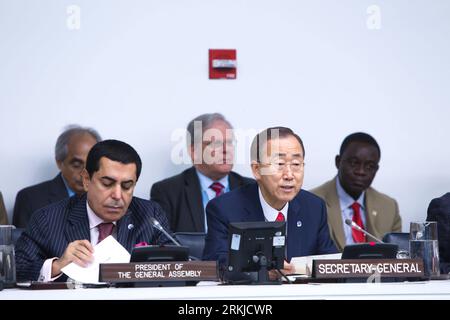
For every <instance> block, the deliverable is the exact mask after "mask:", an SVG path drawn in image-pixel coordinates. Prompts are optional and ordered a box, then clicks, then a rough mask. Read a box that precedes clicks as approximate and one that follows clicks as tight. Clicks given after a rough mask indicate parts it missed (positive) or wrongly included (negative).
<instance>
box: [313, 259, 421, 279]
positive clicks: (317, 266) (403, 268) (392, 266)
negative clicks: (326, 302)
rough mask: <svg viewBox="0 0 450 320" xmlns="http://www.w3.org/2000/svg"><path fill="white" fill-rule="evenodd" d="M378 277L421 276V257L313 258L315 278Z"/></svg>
mask: <svg viewBox="0 0 450 320" xmlns="http://www.w3.org/2000/svg"><path fill="white" fill-rule="evenodd" d="M373 275H379V276H380V277H395V278H398V277H423V260H422V259H400V260H399V259H348V260H347V259H344V260H314V261H313V277H315V278H317V279H339V278H341V279H342V278H368V277H370V276H373Z"/></svg>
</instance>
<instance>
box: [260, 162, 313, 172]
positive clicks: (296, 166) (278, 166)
mask: <svg viewBox="0 0 450 320" xmlns="http://www.w3.org/2000/svg"><path fill="white" fill-rule="evenodd" d="M261 164H262V165H266V166H270V167H271V168H273V169H274V170H276V171H278V172H284V171H285V170H286V169H287V168H288V167H289V168H290V169H291V171H292V172H301V171H303V169H304V168H305V163H304V162H293V163H292V162H289V163H285V162H271V163H261Z"/></svg>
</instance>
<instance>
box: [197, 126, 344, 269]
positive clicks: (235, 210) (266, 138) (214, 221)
mask: <svg viewBox="0 0 450 320" xmlns="http://www.w3.org/2000/svg"><path fill="white" fill-rule="evenodd" d="M304 156H305V149H304V147H303V142H302V140H301V139H300V137H299V136H298V135H296V134H295V133H294V132H293V131H292V130H291V129H289V128H284V127H274V128H269V129H266V130H264V131H263V132H261V133H259V134H258V135H257V136H256V137H255V139H254V140H253V142H252V146H251V160H252V164H251V166H252V172H253V175H254V177H255V179H256V181H257V183H254V184H250V185H247V186H245V187H242V188H240V189H237V190H236V191H232V192H229V193H227V194H224V195H223V196H221V197H219V198H216V199H213V200H211V201H210V202H209V204H208V206H207V207H206V215H207V218H208V226H209V228H208V234H207V236H206V244H205V250H204V253H203V259H204V260H218V261H219V263H220V264H221V265H226V264H227V259H228V226H229V224H230V222H250V221H284V220H285V221H287V224H286V225H287V227H286V235H287V241H286V243H287V256H286V260H287V261H290V259H291V258H292V257H297V256H306V255H313V254H327V253H335V252H337V249H336V247H335V246H334V244H333V241H332V240H331V238H330V234H329V231H328V225H327V210H326V206H325V202H324V201H323V200H322V199H320V198H319V197H317V196H315V195H313V194H312V193H310V192H308V191H305V190H301V187H302V184H303V176H304V165H305V164H304V162H303V161H304ZM285 269H286V270H285V271H286V272H292V271H293V267H292V265H290V264H289V263H285Z"/></svg>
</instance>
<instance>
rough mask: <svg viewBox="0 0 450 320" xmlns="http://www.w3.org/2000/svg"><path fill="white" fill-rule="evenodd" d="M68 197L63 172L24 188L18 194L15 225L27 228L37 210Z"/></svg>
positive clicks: (14, 218) (15, 206) (14, 217)
mask: <svg viewBox="0 0 450 320" xmlns="http://www.w3.org/2000/svg"><path fill="white" fill-rule="evenodd" d="M68 197H69V194H68V193H67V189H66V185H65V184H64V181H63V179H62V177H61V173H59V174H58V175H57V176H56V177H55V178H54V179H53V180H49V181H45V182H42V183H39V184H37V185H34V186H31V187H27V188H25V189H22V190H21V191H19V192H18V193H17V196H16V203H15V205H14V214H13V225H15V226H16V227H17V228H26V227H27V225H28V222H29V221H30V218H31V215H32V214H33V213H34V212H35V211H36V210H38V209H41V208H43V207H45V206H47V205H49V204H51V203H54V202H57V201H59V200H62V199H64V198H68Z"/></svg>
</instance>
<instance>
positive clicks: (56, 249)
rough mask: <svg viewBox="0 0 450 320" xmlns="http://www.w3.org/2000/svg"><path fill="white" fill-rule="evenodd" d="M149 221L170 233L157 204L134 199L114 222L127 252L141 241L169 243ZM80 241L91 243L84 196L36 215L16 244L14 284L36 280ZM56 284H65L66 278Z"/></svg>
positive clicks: (72, 198)
mask: <svg viewBox="0 0 450 320" xmlns="http://www.w3.org/2000/svg"><path fill="white" fill-rule="evenodd" d="M150 217H154V218H156V219H157V220H158V221H159V222H160V223H161V225H162V226H163V228H164V229H166V230H169V227H168V222H167V218H166V215H165V214H164V212H163V211H162V209H161V207H160V206H159V205H158V204H156V203H155V202H152V201H149V200H144V199H140V198H136V197H133V199H132V201H131V203H130V206H129V207H128V211H127V213H126V214H125V215H124V216H123V217H122V219H120V220H119V221H117V241H118V242H119V243H120V244H121V245H122V246H124V248H125V249H127V250H128V251H129V252H131V250H132V249H133V247H134V245H135V244H137V243H139V242H143V241H145V242H147V243H149V244H158V245H159V244H166V243H167V244H169V243H171V242H170V240H169V239H168V238H167V237H166V236H165V235H164V234H163V233H161V232H160V231H159V230H156V229H154V228H153V227H152V224H151V222H150V219H149V218H150ZM130 225H133V227H130ZM82 239H86V240H89V241H90V231H89V220H88V216H87V209H86V195H83V196H81V197H77V196H73V197H71V198H67V199H64V200H61V201H59V202H56V203H53V204H51V205H49V206H47V207H44V208H42V209H40V210H38V211H36V213H35V214H33V216H32V218H31V220H30V223H29V225H28V227H27V229H26V230H25V231H24V232H23V233H22V235H21V237H20V238H19V240H18V241H17V244H16V270H17V280H18V281H24V280H25V281H26V280H37V279H38V277H39V273H40V270H41V268H42V265H43V264H44V261H45V260H46V259H49V258H53V257H61V256H62V255H63V253H64V251H65V249H66V247H67V246H68V244H69V243H70V242H73V241H75V240H82ZM58 280H60V281H65V280H66V277H60V278H59V279H58Z"/></svg>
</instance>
